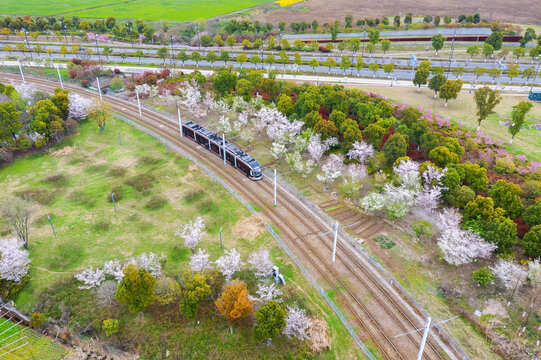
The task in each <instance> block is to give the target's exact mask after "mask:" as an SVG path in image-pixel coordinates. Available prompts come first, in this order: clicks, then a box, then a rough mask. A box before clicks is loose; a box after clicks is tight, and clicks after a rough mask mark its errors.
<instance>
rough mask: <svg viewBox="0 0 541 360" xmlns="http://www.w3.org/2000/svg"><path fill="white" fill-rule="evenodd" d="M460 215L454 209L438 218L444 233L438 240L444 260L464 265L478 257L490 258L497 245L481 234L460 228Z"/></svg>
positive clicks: (448, 210)
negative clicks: (486, 240)
mask: <svg viewBox="0 0 541 360" xmlns="http://www.w3.org/2000/svg"><path fill="white" fill-rule="evenodd" d="M460 221H461V218H460V214H459V213H458V211H457V210H456V209H454V208H449V209H445V210H444V211H443V212H442V213H440V214H439V216H438V225H439V227H440V228H441V229H442V233H441V235H440V237H439V238H438V246H439V247H440V249H441V251H442V253H443V258H444V260H445V261H447V262H448V263H450V264H453V265H462V264H467V263H470V262H472V261H473V260H474V259H476V258H478V257H484V258H487V257H490V255H491V254H492V252H493V251H494V250H496V245H494V244H491V243H487V242H485V241H484V240H483V238H482V237H481V236H479V234H477V233H476V232H473V231H471V230H463V229H462V228H461V227H460Z"/></svg>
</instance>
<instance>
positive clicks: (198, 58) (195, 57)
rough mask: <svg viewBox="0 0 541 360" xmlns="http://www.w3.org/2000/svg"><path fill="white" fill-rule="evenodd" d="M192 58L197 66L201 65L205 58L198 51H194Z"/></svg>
mask: <svg viewBox="0 0 541 360" xmlns="http://www.w3.org/2000/svg"><path fill="white" fill-rule="evenodd" d="M190 58H191V59H192V61H195V66H196V67H199V62H200V61H201V60H203V56H201V54H200V53H199V52H197V51H193V52H192V54H191V55H190Z"/></svg>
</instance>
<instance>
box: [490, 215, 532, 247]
mask: <svg viewBox="0 0 541 360" xmlns="http://www.w3.org/2000/svg"><path fill="white" fill-rule="evenodd" d="M540 230H541V227H540ZM527 235H528V234H526V236H527ZM482 236H483V238H484V239H485V240H486V241H488V242H490V243H493V244H495V245H496V246H497V247H498V248H497V249H496V252H497V253H498V254H502V253H503V254H504V253H507V252H509V251H510V250H511V247H512V246H513V245H515V243H516V241H517V225H516V224H515V223H514V222H513V220H511V219H509V218H508V217H502V216H498V217H494V218H493V219H492V220H490V221H488V222H487V223H486V224H485V226H484V229H483V234H482Z"/></svg>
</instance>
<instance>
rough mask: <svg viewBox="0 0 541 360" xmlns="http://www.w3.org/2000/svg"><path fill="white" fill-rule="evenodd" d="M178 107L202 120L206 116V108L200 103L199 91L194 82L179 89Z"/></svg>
mask: <svg viewBox="0 0 541 360" xmlns="http://www.w3.org/2000/svg"><path fill="white" fill-rule="evenodd" d="M180 92H181V94H182V97H181V98H182V99H181V100H180V106H181V107H182V108H184V109H185V110H186V111H188V112H189V113H190V114H192V115H193V116H195V117H198V118H200V119H202V118H203V117H204V116H205V115H206V114H207V110H208V108H207V106H205V104H204V103H203V101H202V96H201V91H199V87H198V85H197V83H196V82H195V81H192V82H190V83H189V84H187V86H185V87H182V88H181V89H180Z"/></svg>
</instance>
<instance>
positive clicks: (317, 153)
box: [307, 134, 338, 162]
mask: <svg viewBox="0 0 541 360" xmlns="http://www.w3.org/2000/svg"><path fill="white" fill-rule="evenodd" d="M337 144H338V139H337V138H335V137H329V138H327V139H326V140H325V141H321V135H320V134H312V135H311V136H310V139H309V140H308V146H307V150H308V153H309V154H310V156H311V157H312V159H314V161H315V162H318V161H319V159H321V157H322V156H323V154H324V153H325V152H326V151H328V150H329V149H330V148H331V146H334V145H337Z"/></svg>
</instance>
